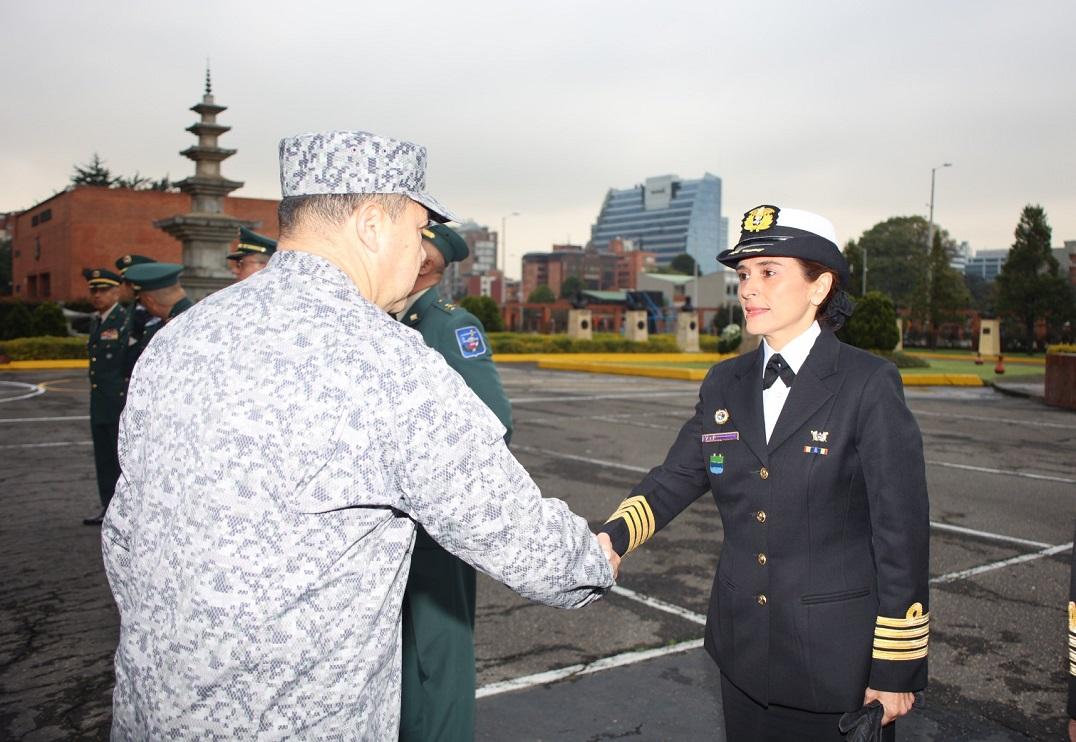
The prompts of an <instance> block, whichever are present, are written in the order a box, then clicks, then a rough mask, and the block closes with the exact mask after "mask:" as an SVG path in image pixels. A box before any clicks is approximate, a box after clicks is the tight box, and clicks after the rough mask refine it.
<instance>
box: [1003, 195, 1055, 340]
mask: <svg viewBox="0 0 1076 742" xmlns="http://www.w3.org/2000/svg"><path fill="white" fill-rule="evenodd" d="M1014 234H1015V238H1016V239H1015V241H1014V242H1013V245H1012V247H1011V248H1010V249H1009V257H1008V258H1007V259H1006V260H1005V265H1003V266H1002V267H1001V273H999V274H998V279H997V297H998V311H999V312H1000V313H1001V314H1004V315H1007V316H1008V317H1009V318H1011V319H1012V320H1013V321H1014V322H1016V323H1017V324H1019V325H1021V326H1022V327H1023V330H1024V341H1025V344H1024V347H1025V348H1026V349H1027V351H1028V352H1029V353H1030V352H1032V351H1033V350H1034V349H1035V345H1036V339H1035V322H1036V320H1038V319H1040V318H1044V319H1047V321H1048V322H1052V323H1053V324H1054V325H1055V326H1056V325H1059V324H1060V323H1061V322H1063V321H1064V320H1065V319H1066V318H1068V317H1070V316H1071V315H1072V311H1073V298H1072V292H1071V291H1070V290H1069V287H1068V285H1067V284H1066V281H1065V279H1064V278H1062V277H1061V275H1060V274H1059V266H1058V264H1057V259H1056V258H1054V256H1053V254H1052V253H1051V252H1050V241H1051V239H1052V237H1053V233H1052V231H1051V229H1050V225H1049V223H1047V221H1046V211H1045V210H1044V209H1043V208H1042V207H1041V206H1038V205H1035V206H1033V205H1031V204H1028V205H1027V206H1025V207H1024V210H1023V212H1022V213H1021V214H1020V222H1019V223H1018V224H1017V225H1016V231H1015V233H1014Z"/></svg>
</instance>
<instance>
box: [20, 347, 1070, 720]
mask: <svg viewBox="0 0 1076 742" xmlns="http://www.w3.org/2000/svg"><path fill="white" fill-rule="evenodd" d="M501 373H502V376H503V379H504V382H505V387H506V389H507V391H508V393H509V396H510V397H511V399H512V404H513V413H514V419H515V434H514V437H513V443H512V448H513V450H514V452H515V453H516V455H517V456H518V457H519V459H520V460H521V461H522V462H523V464H524V465H525V466H526V467H527V469H528V470H529V471H530V472H531V474H532V475H533V476H534V478H535V479H536V481H537V482H538V484H539V485H540V486H541V488H542V491H543V492H544V493H545V494H546V495H547V496H551V497H559V498H562V499H564V500H566V501H567V502H568V503H569V504H570V505H571V507H572V508H573V509H574V510H575V511H576V512H578V513H580V514H581V515H583V516H585V517H586V518H587V519H589V520H590V522H591V523H592V524H593V525H594V526H597V525H598V524H600V523H601V522H602V521H604V519H605V518H606V517H607V516H608V514H609V513H610V512H611V511H612V510H613V509H614V508H615V507H616V505H617V504H618V503H619V502H620V500H621V499H623V497H624V496H625V493H627V492H628V490H629V488H630V487H631V486H632V485H633V484H634V483H635V482H637V481H638V480H639V479H640V478H641V477H642V475H643V474H644V473H645V472H646V471H647V470H648V469H649V468H650V467H651V466H653V465H655V464H657V463H659V462H660V460H661V459H662V457H663V456H664V454H665V451H666V449H667V447H668V445H669V444H670V443H671V441H672V440H673V438H674V436H675V434H676V431H677V429H678V428H679V425H680V423H681V422H682V421H683V420H684V419H686V418H687V416H688V415H689V414H690V412H691V410H692V409H693V406H694V403H695V401H696V397H697V390H698V383H697V382H681V381H670V380H659V379H645V378H635V377H623V376H615V377H614V376H602V375H589V374H577V373H569V372H557V371H542V370H538V369H536V368H533V367H529V366H501ZM87 387H88V384H87V382H86V378H85V372H84V371H77V370H76V371H37V372H26V373H5V374H0V462H2V464H0V563H2V565H3V566H2V570H3V571H2V579H3V582H2V584H3V590H2V593H0V739H21V740H51V739H105V738H107V734H108V727H109V723H110V707H111V687H112V669H111V660H112V652H113V650H114V647H115V642H116V638H117V635H118V617H117V614H116V610H115V607H114V604H113V602H112V597H111V594H110V593H109V590H108V586H107V582H106V580H105V576H104V572H103V568H102V565H101V557H100V544H99V530H98V529H96V528H88V527H85V526H83V525H81V519H82V518H83V517H85V516H87V515H90V514H93V513H94V512H96V510H95V507H96V505H97V495H96V489H95V485H94V470H93V458H92V447H91V445H90V433H89V419H88V401H87V399H88V389H87ZM907 396H908V399H909V404H910V406H911V408H912V410H913V411H914V413H915V415H916V417H917V419H918V420H919V424H920V426H921V428H922V430H923V434H924V439H925V443H926V454H927V476H928V481H929V484H930V497H931V521H932V534H931V576H932V582H933V585H932V596H931V619H932V620H931V629H932V631H931V642H930V658H931V669H930V672H931V681H930V688H929V690H928V694H927V706H926V708H925V709H923V710H921V711H917V712H914V713H913V715H912V716H910V717H908V718H907V719H906V720H903V721H901V722H900V725H899V727H898V729H899V738H900V739H906V740H999V741H1000V740H1022V739H1041V740H1057V739H1061V738H1062V733H1063V732H1062V730H1063V728H1064V722H1065V719H1064V717H1065V710H1064V708H1065V698H1064V691H1065V678H1066V670H1067V666H1066V664H1065V660H1066V657H1067V654H1066V652H1067V648H1066V612H1065V605H1066V601H1067V591H1068V565H1069V558H1070V554H1071V549H1072V544H1071V541H1072V537H1073V523H1074V518H1076V456H1074V455H1073V452H1074V451H1076V414H1072V413H1068V412H1063V411H1060V410H1055V409H1051V408H1048V407H1045V406H1043V405H1042V404H1041V403H1040V402H1038V401H1034V400H1029V399H1019V398H1013V397H1007V396H1003V395H1001V394H999V393H997V392H995V391H994V390H992V389H989V388H916V389H909V390H908V391H907ZM721 543H722V531H721V525H720V520H719V519H718V515H717V509H716V507H715V506H714V503H713V500H712V499H711V498H710V497H709V496H706V497H703V498H701V499H700V500H699V501H698V502H696V503H695V504H694V505H692V506H691V507H690V508H688V510H686V511H685V512H684V513H683V514H682V515H681V516H680V517H679V518H678V519H677V520H676V521H674V522H673V523H672V524H671V525H670V526H669V527H668V528H667V529H665V530H664V531H662V532H661V533H659V534H657V536H655V537H654V539H653V540H652V541H650V542H648V543H647V544H646V545H644V546H643V547H642V548H641V549H639V550H638V551H636V552H634V553H632V554H631V555H629V556H628V557H627V558H626V559H625V560H624V563H623V564H622V568H621V577H620V583H619V585H618V586H617V587H616V588H615V589H614V591H613V593H612V594H610V595H608V596H607V597H606V598H605V599H604V600H601V601H599V602H598V603H596V604H594V605H592V606H590V607H587V608H585V609H583V610H580V611H558V610H554V609H551V608H545V607H542V606H537V605H533V604H530V603H528V602H526V601H524V600H523V599H521V598H519V597H517V596H516V595H515V594H514V593H512V592H511V591H509V590H508V589H507V588H504V587H502V586H500V585H498V584H496V583H494V582H493V581H492V580H489V579H487V578H484V577H482V578H480V581H479V591H478V602H479V605H478V621H477V628H476V644H477V657H478V677H479V686H480V689H479V700H478V715H477V739H479V740H508V739H512V740H612V739H630V740H723V739H724V733H723V730H722V723H721V706H720V694H719V691H718V678H719V675H718V671H717V668H716V667H715V666H714V664H713V663H712V662H711V660H710V659H709V657H708V656H707V655H706V654H705V652H704V650H703V649H702V648H701V645H702V636H703V626H702V622H703V621H704V614H705V610H706V604H707V599H708V596H709V589H710V583H711V580H712V578H713V573H714V568H715V564H716V559H717V555H718V554H719V552H720V549H721Z"/></svg>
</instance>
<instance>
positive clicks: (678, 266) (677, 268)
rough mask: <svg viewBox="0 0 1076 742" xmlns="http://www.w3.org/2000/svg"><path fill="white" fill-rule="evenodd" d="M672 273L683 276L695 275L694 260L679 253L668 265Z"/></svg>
mask: <svg viewBox="0 0 1076 742" xmlns="http://www.w3.org/2000/svg"><path fill="white" fill-rule="evenodd" d="M669 268H671V269H672V272H673V273H681V274H683V275H685V276H693V275H695V258H693V257H691V256H690V255H688V254H687V253H686V252H685V253H680V254H679V255H677V256H676V257H675V258H673V259H672V261H671V262H670V263H669Z"/></svg>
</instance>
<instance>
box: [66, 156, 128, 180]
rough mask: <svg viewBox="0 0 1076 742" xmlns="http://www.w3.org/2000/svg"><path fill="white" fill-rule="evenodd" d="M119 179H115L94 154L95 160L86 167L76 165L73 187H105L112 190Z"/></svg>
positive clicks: (72, 176) (72, 178)
mask: <svg viewBox="0 0 1076 742" xmlns="http://www.w3.org/2000/svg"><path fill="white" fill-rule="evenodd" d="M117 180H118V178H116V177H114V176H113V175H112V173H111V171H109V169H108V168H107V167H105V162H104V160H102V159H101V158H100V156H99V155H98V154H97V153H96V152H94V153H93V158H92V159H91V160H90V161H89V162H88V163H87V164H85V165H75V172H74V173H73V174H72V175H71V185H76V186H79V185H89V186H104V187H105V188H112V187H113V186H115V185H116V181H117Z"/></svg>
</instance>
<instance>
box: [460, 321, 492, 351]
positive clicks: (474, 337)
mask: <svg viewBox="0 0 1076 742" xmlns="http://www.w3.org/2000/svg"><path fill="white" fill-rule="evenodd" d="M456 342H457V343H459V346H460V353H462V354H463V357H464V358H477V357H478V356H480V355H484V354H485V352H486V339H485V338H484V337H482V333H480V332H479V331H478V328H477V327H475V326H474V325H467V327H461V328H459V329H458V330H456Z"/></svg>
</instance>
